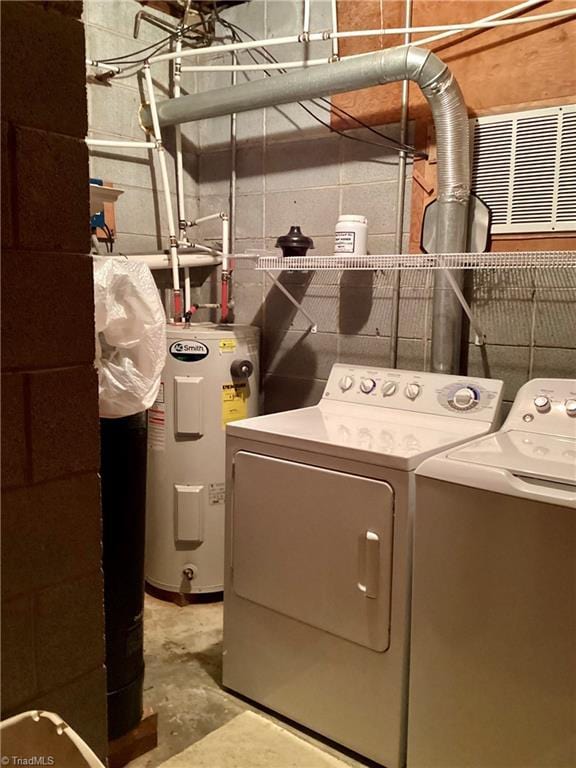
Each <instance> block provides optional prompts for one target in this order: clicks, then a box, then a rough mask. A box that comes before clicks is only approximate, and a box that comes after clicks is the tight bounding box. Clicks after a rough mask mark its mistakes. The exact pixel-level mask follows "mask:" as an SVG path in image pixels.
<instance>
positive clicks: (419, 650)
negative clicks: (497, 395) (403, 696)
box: [408, 379, 576, 768]
mask: <svg viewBox="0 0 576 768" xmlns="http://www.w3.org/2000/svg"><path fill="white" fill-rule="evenodd" d="M409 709H410V714H409V720H408V768H574V766H575V765H576V380H569V379H534V380H533V381H530V382H528V383H527V384H525V385H524V386H523V387H522V388H521V389H520V391H519V392H518V395H517V397H516V400H515V402H514V405H513V407H512V410H511V411H510V414H509V416H508V418H507V420H506V422H505V424H504V426H503V428H502V430H501V431H499V432H497V433H496V434H494V435H491V436H488V437H484V438H481V439H479V440H475V441H473V442H472V443H468V444H466V446H464V447H461V448H457V449H456V450H450V451H448V452H444V453H442V454H441V455H437V456H434V457H432V458H431V459H428V460H427V461H425V462H424V463H423V464H422V465H421V467H420V468H419V469H418V470H417V472H416V517H415V540H414V581H413V595H412V639H411V660H410V707H409Z"/></svg>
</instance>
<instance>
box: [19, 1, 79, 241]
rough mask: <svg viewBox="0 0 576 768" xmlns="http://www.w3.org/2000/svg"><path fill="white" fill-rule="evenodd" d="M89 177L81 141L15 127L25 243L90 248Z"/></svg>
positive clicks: (22, 239)
mask: <svg viewBox="0 0 576 768" xmlns="http://www.w3.org/2000/svg"><path fill="white" fill-rule="evenodd" d="M46 16H47V17H48V16H49V14H46ZM73 23H76V22H73ZM69 111H73V110H69ZM88 179H89V177H88V149H87V147H86V145H85V144H84V142H83V141H80V140H79V139H74V138H69V137H67V136H55V135H54V134H49V133H46V132H45V131H37V130H33V129H29V128H18V129H17V130H16V180H17V185H16V186H17V201H16V204H17V206H18V210H17V212H16V217H17V221H18V233H19V244H20V247H21V248H24V249H26V250H39V251H40V250H43V251H46V250H56V251H68V252H72V253H89V252H90V207H89V195H90V191H89V184H88Z"/></svg>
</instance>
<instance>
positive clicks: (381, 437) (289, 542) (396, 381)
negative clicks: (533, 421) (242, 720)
mask: <svg viewBox="0 0 576 768" xmlns="http://www.w3.org/2000/svg"><path fill="white" fill-rule="evenodd" d="M501 389H502V383H501V382H499V381H493V380H487V379H472V378H466V377H459V376H445V375H439V374H432V373H415V372H411V371H398V370H391V371H388V370H382V369H377V368H370V369H366V368H363V367H359V366H352V365H341V364H337V365H334V367H333V368H332V371H331V373H330V378H329V380H328V382H327V384H326V388H325V391H324V394H323V396H322V399H321V401H320V403H319V404H318V405H316V406H314V407H311V408H303V409H301V410H295V411H289V412H286V413H277V414H273V415H270V416H261V417H259V418H254V419H247V420H245V421H238V422H235V423H234V424H229V425H228V427H227V470H226V471H227V488H228V490H229V493H228V495H227V504H226V572H225V593H224V673H223V682H224V685H225V686H226V687H227V688H230V689H232V690H234V691H237V692H238V693H240V694H243V695H244V696H247V697H249V698H250V699H252V700H254V701H256V702H258V703H260V704H262V705H264V706H266V707H268V708H270V709H273V710H275V711H276V712H279V713H281V714H282V715H284V716H286V717H288V718H291V719H292V720H295V721H297V722H299V723H301V724H302V725H304V726H306V727H308V728H311V729H312V730H314V731H317V732H318V733H320V734H322V735H324V736H326V737H328V738H330V739H332V740H334V741H335V742H337V743H339V744H342V745H344V746H346V747H348V748H350V749H352V750H355V751H356V752H359V753H361V754H363V755H366V756H367V757H369V758H372V759H374V760H377V761H378V762H380V763H382V764H384V765H386V766H388V768H398V767H399V766H401V765H403V763H404V759H405V753H406V741H405V736H406V734H405V730H406V715H407V673H408V635H409V603H410V600H409V596H410V578H411V575H410V565H411V551H412V540H411V527H412V524H411V519H412V506H413V477H414V474H413V472H414V469H415V468H416V467H417V466H418V465H419V464H420V462H421V461H422V460H423V459H424V458H426V457H427V456H430V455H431V454H433V453H435V452H436V451H439V450H442V449H443V448H446V447H448V446H451V445H457V444H459V443H462V442H463V441H465V440H470V439H472V438H473V437H476V436H478V435H482V434H484V433H486V432H488V431H490V430H491V429H492V428H493V427H494V426H496V425H495V422H496V419H497V417H498V411H499V406H500V401H501Z"/></svg>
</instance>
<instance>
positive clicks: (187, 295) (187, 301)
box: [184, 267, 192, 312]
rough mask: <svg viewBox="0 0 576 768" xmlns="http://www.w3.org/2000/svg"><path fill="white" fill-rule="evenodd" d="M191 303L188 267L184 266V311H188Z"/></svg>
mask: <svg viewBox="0 0 576 768" xmlns="http://www.w3.org/2000/svg"><path fill="white" fill-rule="evenodd" d="M191 304H192V291H191V289H190V267H184V312H188V310H189V309H190V306H191Z"/></svg>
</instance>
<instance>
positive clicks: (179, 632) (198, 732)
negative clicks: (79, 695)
mask: <svg viewBox="0 0 576 768" xmlns="http://www.w3.org/2000/svg"><path fill="white" fill-rule="evenodd" d="M144 644H145V656H146V677H145V682H144V705H145V706H151V707H152V708H153V709H154V710H155V711H156V712H157V713H158V747H157V748H156V749H155V750H153V751H152V752H148V753H147V754H146V755H142V757H139V758H138V759H137V760H134V761H133V762H131V763H130V768H156V766H159V765H161V764H162V763H163V762H164V761H165V760H167V759H168V758H169V757H171V756H172V755H175V754H178V753H179V752H181V751H182V750H184V749H186V747H189V746H190V745H191V744H194V743H195V742H196V741H198V740H199V739H201V738H203V737H204V736H206V735H207V734H209V733H211V732H212V731H214V730H215V729H216V728H219V727H220V726H222V725H224V724H225V723H227V722H228V721H229V720H231V719H232V718H233V717H235V716H236V715H239V714H240V713H241V712H244V711H245V710H247V709H252V710H254V711H260V710H257V709H256V708H255V707H251V706H250V705H249V704H247V703H246V702H244V701H242V700H241V699H239V698H236V697H235V696H233V695H232V694H230V693H228V692H227V691H224V690H223V689H222V688H221V679H222V664H221V656H222V603H221V602H215V603H199V604H196V605H187V606H185V607H184V608H181V607H179V606H177V605H175V604H174V603H170V602H165V601H163V600H158V599H156V598H154V597H151V596H150V595H146V601H145V611H144ZM260 713H261V714H264V716H265V717H268V718H269V719H270V720H272V721H274V722H277V723H279V724H280V725H282V726H283V727H287V728H288V729H289V730H291V731H293V732H294V733H296V734H297V735H299V736H301V737H302V738H304V739H306V740H307V741H309V742H311V743H313V744H315V745H316V746H317V747H319V748H320V749H322V750H324V751H326V752H329V753H331V754H333V755H335V756H336V757H339V758H340V759H341V760H343V761H344V762H345V763H346V764H347V765H349V766H351V768H362V767H363V766H366V765H370V763H368V762H360V761H358V760H357V759H354V758H352V757H350V756H349V755H345V754H342V753H341V752H339V751H337V750H335V749H333V748H331V747H330V746H328V745H326V744H324V743H322V742H319V741H317V740H316V739H313V738H311V737H310V736H308V735H306V734H304V733H302V732H300V731H298V730H296V729H294V728H293V727H291V726H290V725H287V724H286V723H285V722H283V721H279V720H276V719H275V718H273V717H271V716H270V715H267V714H266V713H262V712H261V711H260Z"/></svg>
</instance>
